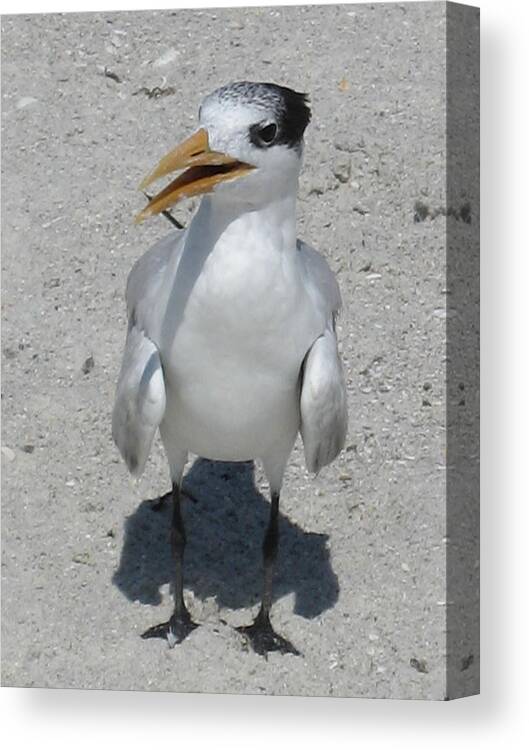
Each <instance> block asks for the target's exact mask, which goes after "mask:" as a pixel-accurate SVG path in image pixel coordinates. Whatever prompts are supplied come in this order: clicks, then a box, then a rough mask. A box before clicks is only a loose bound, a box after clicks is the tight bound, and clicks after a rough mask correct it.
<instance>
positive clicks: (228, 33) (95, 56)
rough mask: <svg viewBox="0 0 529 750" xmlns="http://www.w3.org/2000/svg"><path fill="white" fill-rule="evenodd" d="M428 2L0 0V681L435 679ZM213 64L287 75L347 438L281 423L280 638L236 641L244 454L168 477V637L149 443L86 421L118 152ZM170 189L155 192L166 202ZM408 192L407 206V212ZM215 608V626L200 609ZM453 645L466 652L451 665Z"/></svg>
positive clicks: (439, 507) (436, 49) (122, 211)
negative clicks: (127, 452) (131, 453)
mask: <svg viewBox="0 0 529 750" xmlns="http://www.w3.org/2000/svg"><path fill="white" fill-rule="evenodd" d="M444 33H445V24H444V10H443V5H442V4H441V3H439V4H437V3H434V4H410V5H388V6H337V7H325V8H318V7H306V8H303V7H300V8H291V9H278V8H275V9H266V8H265V9H253V10H247V11H243V10H222V11H220V10H215V11H207V12H199V11H177V12H169V11H166V12H158V13H153V12H148V13H128V14H127V13H125V14H95V15H68V16H59V15H48V16H33V17H23V16H20V17H4V18H3V31H2V96H3V99H2V105H3V205H2V208H3V215H2V227H3V238H2V239H3V242H2V245H3V253H2V269H3V304H2V312H3V341H2V347H3V348H2V362H3V390H2V398H3V402H2V403H3V434H2V469H3V493H2V494H3V513H2V516H3V518H2V520H3V526H2V528H3V568H2V591H3V625H2V628H3V630H2V633H3V666H2V670H3V671H2V682H3V684H4V685H18V686H43V687H76V688H106V689H118V688H119V689H133V690H174V691H206V692H230V693H269V694H296V695H335V696H371V697H394V698H433V699H442V698H443V697H444V695H445V653H444V652H445V636H444V621H445V598H446V595H445V591H444V580H445V573H444V571H445V549H444V542H445V539H444V534H445V531H444V528H445V527H444V523H445V510H444V471H443V468H444V404H445V391H444V389H445V386H444V380H443V367H444V365H443V356H444V323H445V320H444V317H445V300H446V295H445V292H446V290H445V289H444V266H443V264H444V242H445V240H444V222H443V219H442V216H440V217H439V218H438V219H435V218H431V216H428V217H426V218H425V217H424V216H422V217H421V216H420V217H417V216H416V202H417V201H420V202H422V203H424V204H426V205H428V206H430V207H432V208H433V209H434V214H435V208H437V207H442V206H443V204H444V200H445V195H444V148H445V145H444V134H443V128H444V46H445V40H444ZM234 79H249V80H265V81H266V80H272V81H276V82H280V83H284V84H286V85H289V86H291V87H293V88H297V89H298V90H303V91H307V92H309V93H310V95H311V99H312V107H313V123H312V124H311V126H310V127H309V130H308V133H307V148H306V160H305V169H304V172H303V175H302V179H301V185H300V201H299V207H298V211H299V235H300V236H301V237H302V238H304V239H305V240H307V241H308V242H310V243H311V244H313V245H315V246H316V247H318V248H320V249H321V250H322V251H323V252H324V253H325V255H326V257H327V258H328V259H329V262H330V264H331V266H332V267H333V269H334V270H335V271H336V273H337V275H338V278H339V282H340V286H341V289H342V294H343V297H344V303H345V311H344V314H343V316H342V318H341V320H340V326H339V334H340V339H341V345H342V349H343V358H344V363H345V367H346V371H347V378H348V387H349V411H350V425H349V436H348V440H347V447H346V450H345V451H344V452H343V454H342V455H341V456H340V458H339V459H338V460H337V461H336V462H335V463H334V464H333V465H332V466H331V467H329V468H327V469H326V470H324V471H323V472H322V473H321V475H320V476H319V477H317V478H316V479H314V478H312V477H311V476H309V475H308V473H307V472H306V470H305V468H304V463H303V458H302V452H301V451H300V449H299V445H298V446H297V447H296V450H295V452H294V453H293V455H292V459H291V461H290V464H289V469H288V473H287V477H286V481H285V485H284V489H283V495H282V508H281V509H282V517H281V534H282V540H281V549H280V557H279V566H278V574H277V584H276V590H275V604H274V608H273V620H274V623H275V625H276V627H277V629H278V630H279V632H281V633H283V634H284V635H285V636H286V637H288V638H290V639H291V640H292V641H293V642H294V644H296V645H297V646H298V648H299V649H300V650H301V651H302V652H303V656H302V657H295V656H290V655H288V656H280V655H278V654H272V655H271V656H270V658H269V659H268V661H265V660H264V659H263V658H261V657H259V656H257V655H255V654H254V653H252V652H249V651H248V650H247V649H246V648H245V644H244V642H243V639H242V638H241V637H240V636H239V635H238V634H237V633H236V632H235V631H234V630H233V629H232V627H231V626H233V625H238V624H242V623H247V622H249V621H250V619H251V617H252V615H253V613H254V612H255V610H256V606H257V604H258V599H259V591H260V587H261V580H260V578H261V576H260V547H261V538H262V533H263V529H264V526H265V523H266V518H267V510H268V499H267V491H266V485H265V483H264V481H263V476H262V473H261V470H260V468H259V467H256V468H255V475H254V469H253V467H252V466H251V465H247V464H242V465H234V464H231V465H230V464H214V463H210V462H206V461H203V460H197V461H196V462H195V463H194V464H192V465H190V466H189V468H188V474H187V478H186V480H185V486H187V488H189V490H190V491H191V492H192V493H193V494H194V495H195V496H196V498H197V502H196V503H191V502H189V503H188V504H187V506H186V508H185V512H186V520H187V523H188V537H189V547H188V555H187V559H186V588H187V591H186V596H187V599H188V603H189V606H190V608H191V610H192V612H193V615H194V617H195V618H196V619H197V620H198V621H200V622H201V623H203V626H202V627H201V628H199V629H198V630H196V631H195V632H194V633H193V634H192V636H191V637H189V638H188V639H187V640H186V641H185V642H184V643H183V644H182V645H181V646H180V647H177V648H175V649H174V650H169V649H168V648H167V647H166V646H165V645H164V643H163V642H161V641H142V640H140V638H139V634H140V633H141V632H142V631H143V630H144V629H145V628H146V627H148V626H149V625H152V624H153V623H156V622H159V621H160V620H161V619H165V617H166V615H168V613H169V611H170V607H171V600H170V592H169V580H170V578H171V562H170V555H169V549H168V542H167V539H168V524H169V516H168V513H167V512H162V513H159V514H155V513H153V512H152V511H151V509H150V508H149V506H148V503H147V500H148V499H149V498H154V497H156V496H158V495H159V494H160V493H162V492H165V491H166V490H167V489H168V488H169V480H168V473H167V467H166V463H165V459H164V456H163V452H162V449H161V446H160V445H159V444H157V445H156V447H155V450H154V451H153V455H152V458H151V460H150V462H149V464H148V467H147V471H146V474H145V477H144V478H143V479H142V481H141V482H140V483H139V484H138V485H135V484H134V483H133V482H132V481H131V480H130V479H129V478H128V476H127V473H126V470H125V467H124V465H123V464H122V462H121V461H120V459H119V457H118V453H117V450H116V449H115V447H114V445H113V443H112V440H111V435H110V412H111V408H112V401H113V391H114V385H115V380H116V376H117V371H118V367H119V363H120V356H121V348H122V345H123V341H124V333H125V310H124V304H123V291H124V285H125V280H126V276H127V273H128V271H129V270H130V268H131V266H132V264H133V262H134V260H135V259H136V258H137V257H138V256H139V255H140V254H141V253H142V252H143V251H144V250H145V249H146V248H147V247H148V246H149V245H150V244H151V243H152V242H154V241H155V240H156V239H157V238H158V237H160V236H161V235H162V234H164V233H166V232H167V230H168V225H167V222H166V221H165V220H164V219H163V218H160V219H156V220H153V221H150V222H148V223H147V224H145V225H143V226H141V227H136V226H134V225H133V224H132V217H133V215H134V214H135V213H136V212H137V210H138V209H139V208H140V207H141V206H142V205H143V199H142V196H141V194H139V193H138V192H137V190H136V186H137V184H138V182H139V180H140V178H141V177H142V176H143V175H144V174H145V173H146V171H148V170H149V169H150V168H151V166H152V165H153V164H154V163H155V161H157V159H158V158H159V157H160V156H161V155H162V154H164V153H165V152H166V150H167V149H168V148H170V147H172V146H173V145H174V144H175V143H176V142H177V140H179V139H180V138H181V137H182V136H184V135H187V134H189V133H190V132H191V131H192V129H193V127H194V125H195V123H196V113H197V110H198V106H199V104H200V101H201V99H202V97H203V96H204V95H205V94H207V93H208V92H209V91H211V90H213V89H214V88H216V87H217V86H219V85H221V84H223V83H226V82H228V81H231V80H234ZM193 208H194V205H193V203H188V204H185V205H182V206H181V207H179V208H178V210H177V211H176V215H177V216H178V218H180V219H181V220H182V221H184V222H187V221H188V220H189V216H190V213H191V211H192V210H193ZM417 218H423V219H425V220H424V221H422V220H420V221H416V219H417ZM226 623H227V624H226ZM471 668H473V667H471Z"/></svg>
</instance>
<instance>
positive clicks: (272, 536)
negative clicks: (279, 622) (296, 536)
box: [237, 492, 300, 658]
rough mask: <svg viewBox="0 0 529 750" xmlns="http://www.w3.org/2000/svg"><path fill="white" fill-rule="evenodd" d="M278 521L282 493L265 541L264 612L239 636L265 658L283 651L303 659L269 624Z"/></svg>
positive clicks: (274, 504) (274, 506) (276, 497)
mask: <svg viewBox="0 0 529 750" xmlns="http://www.w3.org/2000/svg"><path fill="white" fill-rule="evenodd" d="M278 517H279V493H276V492H273V493H272V505H271V508H270V520H269V522H268V528H267V529H266V534H265V538H264V541H263V563H264V586H263V598H262V601H261V608H260V610H259V612H258V614H257V617H256V618H255V620H254V621H253V623H252V624H251V625H245V626H243V627H240V628H237V630H238V631H239V632H240V633H242V634H243V635H244V636H246V638H247V639H248V641H249V642H250V644H251V646H252V648H253V650H254V651H256V653H258V654H261V655H262V656H264V657H265V658H266V657H267V654H268V652H269V651H280V652H281V653H282V654H295V655H296V656H299V655H300V653H299V651H298V650H297V648H296V647H295V646H293V645H292V643H290V641H287V639H286V638H283V637H282V636H280V635H278V634H277V633H276V632H275V631H274V629H273V627H272V623H271V622H270V608H271V606H272V585H273V578H274V565H275V561H276V558H277V547H278V542H279V529H278Z"/></svg>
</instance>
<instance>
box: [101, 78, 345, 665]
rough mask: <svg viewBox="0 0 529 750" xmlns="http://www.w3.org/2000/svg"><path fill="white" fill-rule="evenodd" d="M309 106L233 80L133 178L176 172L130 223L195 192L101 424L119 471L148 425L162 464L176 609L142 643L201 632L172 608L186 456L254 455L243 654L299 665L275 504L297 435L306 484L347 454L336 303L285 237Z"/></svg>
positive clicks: (147, 292) (133, 323)
mask: <svg viewBox="0 0 529 750" xmlns="http://www.w3.org/2000/svg"><path fill="white" fill-rule="evenodd" d="M310 116H311V115H310V109H309V107H308V105H307V97H306V95H304V94H300V93H297V92H295V91H292V90H291V89H288V88H284V87H282V86H277V85H275V84H269V83H248V82H242V83H233V84H230V85H227V86H224V87H222V88H220V89H218V90H217V91H214V92H213V93H212V94H210V95H209V96H207V97H206V99H205V100H204V102H203V103H202V106H201V108H200V112H199V125H200V127H199V129H198V131H197V132H196V133H195V134H194V135H192V136H191V137H190V138H188V139H187V140H185V141H184V142H183V143H181V144H180V145H179V146H177V148H176V149H174V150H173V151H172V152H171V153H169V154H168V155H167V156H165V157H164V158H163V159H162V160H161V161H160V163H159V164H158V166H157V167H156V169H155V170H154V171H153V172H152V173H151V174H150V175H149V176H148V177H147V178H146V179H145V180H144V181H143V183H142V185H141V186H140V187H141V188H142V189H143V188H145V187H147V186H148V185H150V184H151V183H152V182H154V181H155V180H157V179H159V178H160V177H163V176H166V175H168V174H169V173H171V172H174V171H176V170H184V169H185V171H184V172H183V173H182V174H180V176H178V177H177V178H176V179H175V180H173V182H171V183H170V185H168V186H167V187H166V188H165V189H164V190H162V191H161V192H160V193H158V195H156V196H155V197H154V198H153V199H152V200H151V202H150V203H149V204H148V205H147V207H146V208H145V209H144V210H143V211H142V212H141V213H140V215H139V216H138V217H137V220H139V221H141V220H143V219H144V218H146V217H148V216H151V215H154V214H157V213H160V212H162V211H165V210H166V209H167V208H168V207H170V206H172V205H174V204H175V203H176V202H177V201H179V200H181V199H182V198H184V197H189V196H194V195H199V194H203V196H204V197H203V198H202V199H201V203H200V206H199V208H198V210H197V212H196V214H195V215H194V217H193V219H192V221H191V223H190V225H189V227H188V228H187V229H186V230H184V231H173V232H172V233H171V234H170V235H169V236H167V237H165V238H164V239H162V240H161V241H160V242H158V243H157V244H156V245H154V247H152V248H151V249H150V250H149V251H148V252H146V253H145V254H144V255H143V256H142V257H141V258H140V259H139V260H138V261H137V262H136V264H135V265H134V267H133V269H132V271H131V273H130V275H129V278H128V283H127V292H126V299H127V308H128V320H129V322H128V332H127V339H126V344H125V352H124V355H123V363H122V366H121V372H120V375H119V380H118V384H117V390H116V400H115V406H114V412H113V419H112V431H113V437H114V440H115V442H116V444H117V446H118V448H119V450H120V452H121V455H122V456H123V458H124V460H125V462H126V464H127V466H128V468H129V470H130V472H131V473H132V474H134V475H140V474H141V473H142V471H143V469H144V466H145V462H146V460H147V457H148V455H149V451H150V448H151V444H152V440H153V437H154V435H155V433H156V430H157V429H158V430H159V431H160V435H161V439H162V442H163V445H164V448H165V452H166V455H167V459H168V462H169V468H170V475H171V482H172V501H173V518H172V526H171V540H172V547H173V554H174V557H175V567H176V572H175V586H174V597H175V606H174V612H173V614H172V616H171V618H170V619H169V621H168V622H166V623H162V624H161V625H157V626H154V627H152V628H149V630H147V631H146V632H145V633H144V634H143V637H145V638H149V637H162V638H167V640H168V641H169V645H170V646H173V645H174V644H175V643H180V642H181V641H182V640H183V639H184V638H185V637H186V636H187V635H188V634H189V633H190V632H191V631H192V630H193V629H194V628H195V627H197V625H196V624H195V623H194V622H193V621H192V619H191V616H190V614H189V612H188V610H187V608H186V605H185V603H184V598H183V577H182V561H183V553H184V547H185V531H184V523H183V520H182V515H181V509H180V497H181V483H182V475H183V471H184V466H185V464H186V461H187V458H188V453H193V454H196V455H198V456H201V457H204V458H208V459H212V460H223V461H248V460H255V459H258V460H260V461H261V462H262V465H263V469H264V472H265V474H266V477H267V480H268V482H269V485H270V493H271V511H270V520H269V525H268V528H267V531H266V534H265V538H264V542H263V559H264V590H263V597H262V603H261V608H260V610H259V613H258V615H257V617H256V618H255V620H254V622H253V623H252V624H251V625H249V626H246V627H244V628H240V629H239V630H240V631H241V632H242V633H243V634H244V635H245V636H246V637H247V639H248V641H249V642H250V644H251V645H252V647H253V648H254V650H255V651H257V652H258V653H261V654H264V655H266V654H267V653H268V651H271V650H279V651H281V652H283V653H286V652H290V653H296V654H297V653H299V652H298V651H297V649H296V648H295V647H294V646H293V645H292V644H291V643H290V642H289V641H288V640H286V639H285V638H283V637H281V636H280V635H278V634H277V633H276V632H275V631H274V630H273V628H272V625H271V622H270V607H271V601H272V575H273V566H274V561H275V558H276V553H277V545H278V525H277V524H278V507H279V493H280V490H281V485H282V481H283V474H284V471H285V467H286V464H287V461H288V458H289V456H290V453H291V451H292V448H293V445H294V442H295V440H296V436H297V434H298V432H300V433H301V437H302V440H303V446H304V452H305V460H306V465H307V468H308V470H309V471H311V472H318V471H319V470H320V469H321V467H322V466H325V465H326V464H328V463H330V462H331V461H332V460H333V459H334V458H335V457H336V456H337V454H338V453H339V452H340V450H341V449H342V447H343V444H344V440H345V434H346V428H347V407H346V388H345V382H344V375H343V370H342V365H341V362H340V357H339V354H338V347H337V340H336V333H335V321H336V316H337V314H338V311H339V309H340V307H341V299H340V292H339V289H338V284H337V282H336V279H335V276H334V274H333V273H332V271H331V270H330V268H329V266H328V264H327V262H326V261H325V260H324V258H323V257H322V256H321V255H320V254H319V253H317V252H316V250H314V249H313V248H311V247H309V246H308V245H306V244H305V243H304V242H302V241H300V240H297V239H296V216H295V212H296V193H297V186H298V179H299V172H300V167H301V158H302V153H303V134H304V131H305V128H306V126H307V125H308V123H309V120H310Z"/></svg>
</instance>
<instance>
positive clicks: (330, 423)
mask: <svg viewBox="0 0 529 750" xmlns="http://www.w3.org/2000/svg"><path fill="white" fill-rule="evenodd" d="M300 412H301V426H300V432H301V437H302V439H303V448H304V451H305V463H306V464H307V469H308V470H309V471H311V472H314V473H315V474H317V473H318V472H319V471H320V469H321V468H322V467H323V466H327V464H330V463H331V461H333V460H334V459H335V458H336V456H337V455H338V453H340V451H341V450H342V448H343V446H344V443H345V436H346V433H347V392H346V386H345V378H344V374H343V369H342V363H341V361H340V357H339V354H338V347H337V342H336V336H335V334H334V331H332V330H330V329H327V330H326V331H325V333H324V334H323V335H322V336H320V337H319V338H318V339H316V341H315V342H314V344H313V345H312V347H311V348H310V350H309V352H308V354H307V356H306V357H305V362H304V366H303V371H302V385H301V397H300Z"/></svg>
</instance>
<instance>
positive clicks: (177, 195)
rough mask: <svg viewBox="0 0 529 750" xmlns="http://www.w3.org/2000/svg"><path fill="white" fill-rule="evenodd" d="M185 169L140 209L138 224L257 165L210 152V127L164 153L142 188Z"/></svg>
mask: <svg viewBox="0 0 529 750" xmlns="http://www.w3.org/2000/svg"><path fill="white" fill-rule="evenodd" d="M182 169H185V172H183V173H182V174H180V175H179V176H178V177H177V178H176V179H175V180H173V181H172V182H171V183H169V185H167V187H166V188H164V189H163V190H161V191H160V192H159V193H158V194H157V195H155V196H154V197H153V198H152V199H151V201H150V202H149V204H148V205H147V206H146V207H145V208H144V209H143V211H140V213H139V214H138V215H137V216H136V218H135V222H136V224H139V223H140V222H141V221H143V220H144V219H146V218H148V217H149V216H154V215H155V214H159V213H161V212H162V211H165V210H166V209H167V208H169V207H170V206H174V204H175V203H177V202H178V201H179V200H182V198H191V197H192V196H194V195H200V194H202V193H211V191H212V190H213V188H214V187H215V185H218V184H219V183H220V182H227V181H228V180H236V179H237V178H239V177H244V175H247V174H248V173H249V172H251V171H252V169H254V167H253V166H251V165H250V164H245V163H244V162H241V161H238V160H237V159H233V158H232V157H231V156H227V154H222V153H220V152H219V151H211V150H210V148H209V143H208V133H207V130H204V128H201V129H200V130H197V132H196V133H194V134H193V135H192V136H191V137H190V138H187V140H185V141H183V142H182V143H180V144H179V145H178V146H177V147H176V148H175V149H173V150H172V151H171V152H170V153H168V154H167V155H166V156H164V157H163V159H162V160H161V161H160V162H159V164H158V166H157V167H156V168H155V169H154V170H153V171H152V172H151V173H150V174H149V175H148V176H147V177H146V178H145V179H144V180H143V182H142V183H141V185H140V188H139V189H140V190H145V188H147V187H148V186H149V185H151V184H152V183H153V182H155V180H159V179H160V177H165V176H166V175H168V174H171V173H172V172H176V171H177V170H182Z"/></svg>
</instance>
